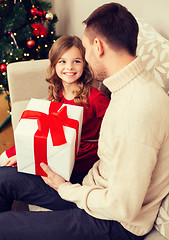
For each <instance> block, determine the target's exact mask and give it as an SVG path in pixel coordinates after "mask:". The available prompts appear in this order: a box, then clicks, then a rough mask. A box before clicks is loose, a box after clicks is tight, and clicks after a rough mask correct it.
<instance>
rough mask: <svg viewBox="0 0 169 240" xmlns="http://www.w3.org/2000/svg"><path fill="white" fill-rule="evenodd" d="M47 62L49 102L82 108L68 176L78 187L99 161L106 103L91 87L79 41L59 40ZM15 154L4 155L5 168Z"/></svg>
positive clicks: (70, 38)
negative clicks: (74, 154) (72, 163)
mask: <svg viewBox="0 0 169 240" xmlns="http://www.w3.org/2000/svg"><path fill="white" fill-rule="evenodd" d="M49 60H50V66H49V68H48V70H47V72H48V77H47V79H46V81H47V82H48V83H49V100H50V101H55V102H62V103H65V104H71V105H79V106H83V107H84V114H83V125H82V134H81V143H80V147H79V151H78V154H77V156H76V161H75V166H74V169H73V173H72V176H71V182H72V183H74V182H79V183H81V181H82V179H83V177H84V176H85V175H86V174H87V172H88V170H89V169H90V168H91V167H92V166H93V164H94V163H95V162H96V161H97V160H98V156H97V148H98V137H99V130H100V125H101V122H102V118H103V116H104V114H105V111H106V109H107V107H108V104H109V99H108V98H107V97H106V95H105V94H104V93H103V92H101V91H99V90H97V89H96V88H94V87H92V86H91V83H92V81H93V75H92V72H91V70H90V68H89V66H88V64H87V62H86V61H85V50H84V47H83V45H82V42H81V40H80V39H79V38H78V37H76V36H74V37H72V36H62V37H60V38H59V39H58V40H57V41H56V42H55V43H54V44H53V45H52V47H51V50H50V52H49ZM15 154H16V153H15V147H12V148H11V149H9V150H7V151H6V155H7V156H8V157H9V158H8V160H7V161H6V162H5V164H4V165H5V166H11V165H13V164H14V163H16V156H13V155H15ZM12 156H13V157H12Z"/></svg>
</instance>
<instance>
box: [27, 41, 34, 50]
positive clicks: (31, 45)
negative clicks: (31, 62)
mask: <svg viewBox="0 0 169 240" xmlns="http://www.w3.org/2000/svg"><path fill="white" fill-rule="evenodd" d="M26 44H27V46H28V48H33V47H34V46H35V41H34V40H32V39H30V40H29V41H27V43H26Z"/></svg>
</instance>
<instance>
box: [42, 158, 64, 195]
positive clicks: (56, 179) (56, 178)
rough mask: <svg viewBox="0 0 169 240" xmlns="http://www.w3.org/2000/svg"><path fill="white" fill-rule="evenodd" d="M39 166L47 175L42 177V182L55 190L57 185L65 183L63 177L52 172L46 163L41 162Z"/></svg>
mask: <svg viewBox="0 0 169 240" xmlns="http://www.w3.org/2000/svg"><path fill="white" fill-rule="evenodd" d="M40 166H41V168H42V169H43V170H44V171H45V172H46V173H47V175H48V176H47V177H42V178H43V180H44V182H45V183H46V184H48V185H49V186H50V187H52V188H53V189H55V190H56V191H57V190H58V188H59V186H60V185H61V184H62V183H65V179H63V178H62V177H61V176H60V175H58V174H57V173H55V172H53V171H52V170H51V169H50V167H49V166H48V165H46V164H45V163H41V164H40Z"/></svg>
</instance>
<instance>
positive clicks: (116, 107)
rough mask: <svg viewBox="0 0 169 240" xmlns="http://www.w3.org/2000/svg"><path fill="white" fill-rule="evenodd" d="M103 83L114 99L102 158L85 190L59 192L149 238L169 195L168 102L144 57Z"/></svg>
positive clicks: (76, 186)
mask: <svg viewBox="0 0 169 240" xmlns="http://www.w3.org/2000/svg"><path fill="white" fill-rule="evenodd" d="M104 84H105V85H106V86H107V87H108V88H109V90H110V91H111V92H112V96H111V101H110V105H109V107H108V109H107V111H106V114H105V117H104V119H103V122H102V127H101V131H100V139H99V150H98V154H99V158H100V160H99V161H98V162H96V163H95V164H94V166H93V168H92V169H91V170H90V171H89V173H88V175H87V176H86V177H85V178H84V181H83V184H82V186H81V185H79V184H71V183H69V182H67V183H64V184H62V185H61V186H60V187H59V190H58V192H59V194H60V196H61V197H62V198H63V199H65V200H68V201H72V202H75V203H76V204H77V206H78V207H79V208H82V209H84V210H85V211H86V212H87V213H88V214H90V215H92V216H94V217H96V218H100V219H108V220H116V221H119V222H120V223H121V224H122V225H123V226H124V227H125V228H126V229H127V230H129V231H130V232H132V233H134V234H136V235H144V234H146V233H148V232H149V231H150V230H151V228H152V227H153V223H154V221H155V218H156V215H157V212H158V209H159V206H160V203H161V200H162V199H163V198H164V197H165V196H166V195H167V193H168V192H169V98H168V96H167V95H166V94H165V92H164V91H163V90H162V88H161V87H160V86H159V85H158V83H156V81H155V80H153V77H152V76H151V75H150V74H149V73H148V72H146V71H145V70H144V66H142V62H141V59H140V58H139V57H138V58H136V59H135V60H134V61H133V62H131V63H130V64H129V65H128V66H126V67H125V68H124V69H123V70H122V71H120V72H118V73H117V74H115V75H114V76H112V77H110V78H107V79H105V80H104Z"/></svg>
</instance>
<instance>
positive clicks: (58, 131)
mask: <svg viewBox="0 0 169 240" xmlns="http://www.w3.org/2000/svg"><path fill="white" fill-rule="evenodd" d="M61 106H62V103H57V102H51V103H50V106H49V114H46V113H42V112H38V111H32V110H25V111H24V112H23V113H22V116H21V118H26V119H37V124H38V129H37V131H36V133H35V135H34V157H35V172H36V174H37V175H40V176H47V174H46V173H45V172H44V171H43V169H42V168H41V167H40V163H41V162H44V163H46V164H47V137H48V133H49V130H50V133H51V138H52V143H53V146H60V145H62V144H65V143H67V141H66V137H65V133H64V129H63V126H67V127H70V128H74V129H75V130H76V142H75V151H77V140H78V130H79V122H78V121H77V120H75V119H71V118H68V115H67V106H64V107H62V108H61V109H60V107H61ZM59 109H60V110H59Z"/></svg>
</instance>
